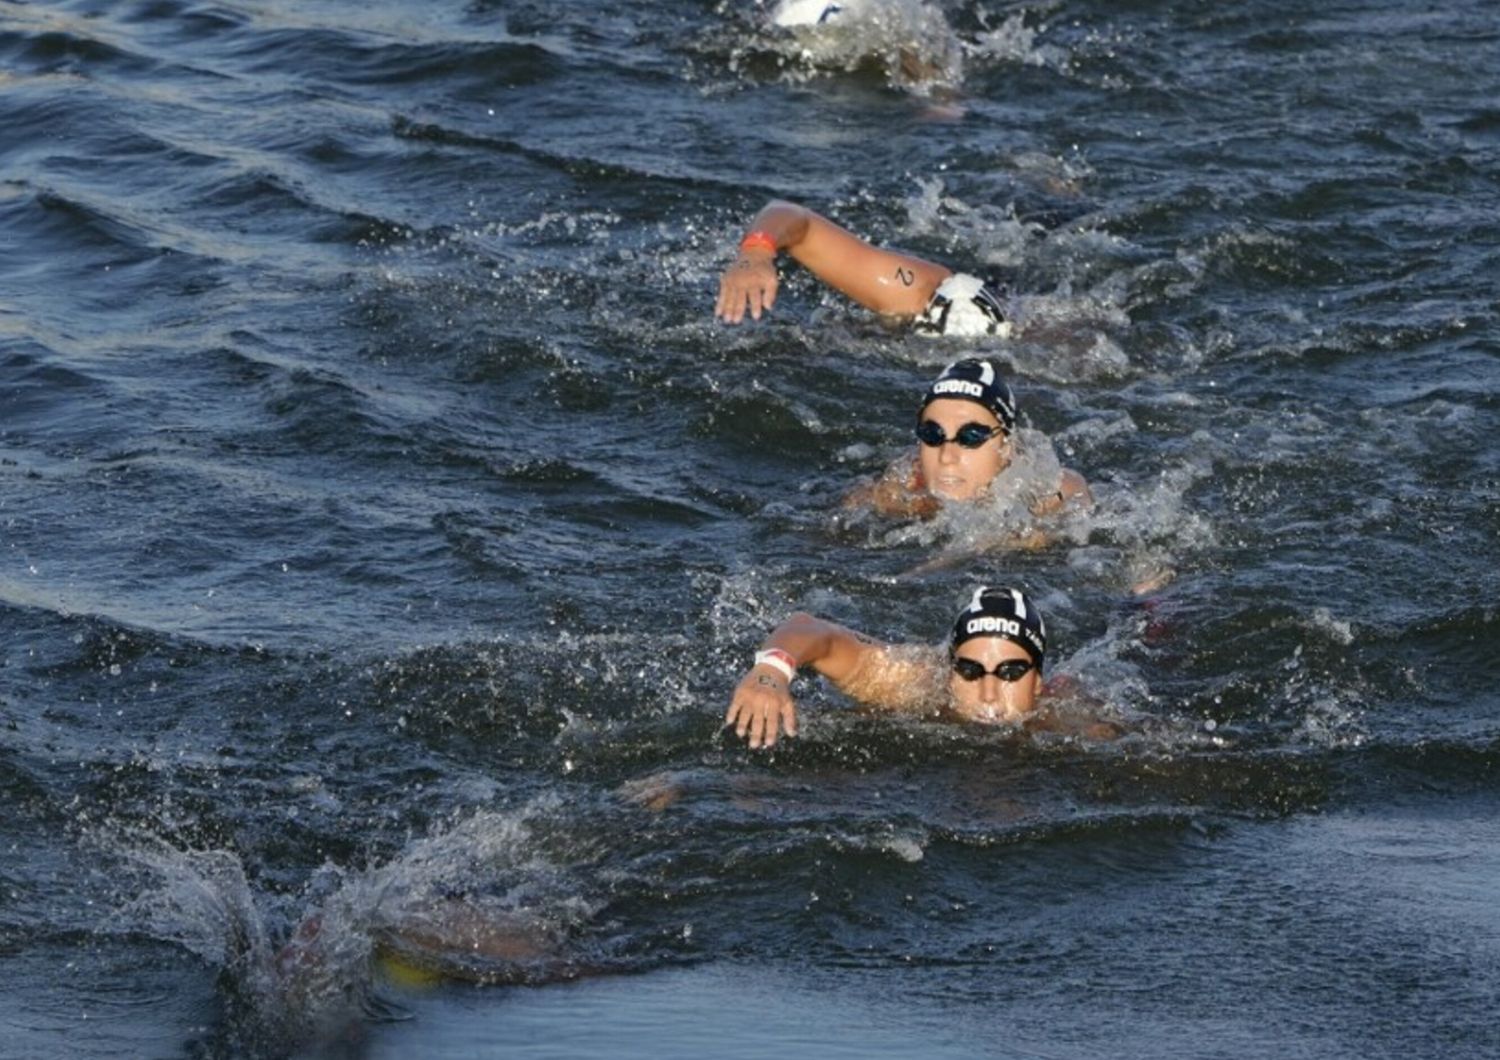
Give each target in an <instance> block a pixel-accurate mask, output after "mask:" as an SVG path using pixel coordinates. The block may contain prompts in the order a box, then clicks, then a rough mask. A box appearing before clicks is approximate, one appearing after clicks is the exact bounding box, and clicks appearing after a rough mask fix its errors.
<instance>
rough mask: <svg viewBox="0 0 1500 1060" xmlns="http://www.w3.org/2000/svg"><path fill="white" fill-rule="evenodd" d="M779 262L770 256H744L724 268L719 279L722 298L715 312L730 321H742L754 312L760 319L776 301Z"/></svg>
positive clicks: (719, 316) (735, 322) (731, 322)
mask: <svg viewBox="0 0 1500 1060" xmlns="http://www.w3.org/2000/svg"><path fill="white" fill-rule="evenodd" d="M777 284H778V280H777V277H776V265H775V263H774V262H773V261H772V260H771V259H770V258H769V257H763V258H762V257H756V258H749V257H745V256H743V255H742V256H741V257H739V258H737V259H736V260H735V263H734V264H733V265H731V266H729V268H727V269H725V270H724V275H723V276H722V277H721V278H720V279H719V300H718V303H717V304H716V305H715V306H714V314H715V315H716V316H717V317H718V318H719V319H720V320H722V321H723V322H724V323H726V324H738V323H739V322H740V321H741V320H744V319H745V311H746V310H747V309H748V310H749V312H750V316H751V317H752V318H753V319H755V320H759V319H760V315H761V313H763V312H765V311H766V310H768V309H770V308H771V306H772V305H774V304H775V302H776V287H777Z"/></svg>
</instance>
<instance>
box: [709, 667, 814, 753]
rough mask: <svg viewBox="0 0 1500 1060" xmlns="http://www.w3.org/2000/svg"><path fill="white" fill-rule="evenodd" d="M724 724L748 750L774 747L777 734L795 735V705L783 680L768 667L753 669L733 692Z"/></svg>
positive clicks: (776, 672) (785, 681) (783, 678)
mask: <svg viewBox="0 0 1500 1060" xmlns="http://www.w3.org/2000/svg"><path fill="white" fill-rule="evenodd" d="M724 724H725V725H733V726H734V734H735V735H736V736H739V737H741V738H742V739H744V740H747V741H748V742H749V744H750V747H751V748H752V749H758V748H761V747H765V748H771V747H775V746H776V738H777V735H778V731H785V732H786V734H787V735H788V736H796V735H797V705H796V704H795V703H794V702H792V690H791V688H790V687H789V686H788V684H787V680H786V678H785V677H783V676H782V675H781V674H780V672H778V671H777V670H775V669H773V668H772V667H769V666H755V667H753V668H752V669H751V670H750V672H749V673H747V674H746V675H745V676H744V678H743V679H742V680H741V681H740V683H739V687H738V688H736V689H735V690H734V697H733V699H731V700H730V702H729V713H727V714H725V715H724Z"/></svg>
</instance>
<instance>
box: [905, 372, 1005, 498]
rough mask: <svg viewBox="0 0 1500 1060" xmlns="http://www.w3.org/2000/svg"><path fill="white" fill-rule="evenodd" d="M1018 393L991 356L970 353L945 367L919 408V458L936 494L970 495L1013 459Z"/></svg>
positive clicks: (977, 492) (929, 486)
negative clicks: (1007, 382) (1015, 393)
mask: <svg viewBox="0 0 1500 1060" xmlns="http://www.w3.org/2000/svg"><path fill="white" fill-rule="evenodd" d="M1015 425H1016V398H1015V395H1014V394H1012V393H1011V391H1010V387H1008V386H1006V385H1005V382H1004V380H1002V379H1001V378H1000V373H999V370H998V369H997V368H996V367H995V365H994V363H993V362H991V361H987V360H983V359H980V358H968V359H965V360H962V361H956V362H954V363H953V364H950V365H949V366H948V367H947V368H945V369H943V374H942V375H940V376H938V377H937V379H936V381H934V382H933V384H932V385H931V386H930V387H928V388H927V393H926V394H925V395H924V396H923V398H922V405H921V407H920V409H918V412H917V442H918V446H917V450H918V452H917V463H918V466H919V467H920V469H921V472H922V482H923V484H924V485H925V486H926V488H927V489H928V491H929V492H931V493H932V495H933V496H935V497H938V498H940V499H943V500H950V501H969V500H973V499H975V498H976V497H979V496H980V495H982V494H983V493H984V492H985V491H986V490H987V489H989V487H990V483H991V482H993V481H994V479H995V476H996V475H998V474H1000V472H1002V471H1004V470H1005V469H1006V468H1007V467H1008V466H1009V465H1010V461H1011V448H1010V446H1011V443H1010V434H1011V431H1013V430H1014V429H1015Z"/></svg>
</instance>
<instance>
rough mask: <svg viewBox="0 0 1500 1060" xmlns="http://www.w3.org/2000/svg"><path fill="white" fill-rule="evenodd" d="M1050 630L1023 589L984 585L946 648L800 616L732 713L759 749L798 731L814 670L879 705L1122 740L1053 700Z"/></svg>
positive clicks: (755, 671) (782, 629)
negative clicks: (1047, 677) (797, 683)
mask: <svg viewBox="0 0 1500 1060" xmlns="http://www.w3.org/2000/svg"><path fill="white" fill-rule="evenodd" d="M1046 650H1047V628H1046V625H1045V624H1044V623H1043V621H1042V616H1041V614H1040V613H1039V612H1038V611H1037V610H1036V607H1035V606H1034V605H1033V604H1032V603H1031V601H1030V600H1028V599H1027V598H1026V596H1025V595H1024V594H1022V593H1021V592H1020V591H1019V590H1016V589H1006V588H990V587H980V588H978V589H976V590H975V591H974V596H973V599H971V600H970V601H969V605H968V606H967V607H965V608H964V609H963V611H962V612H960V613H959V616H958V620H957V621H956V622H955V623H954V624H953V632H952V634H951V635H950V637H949V641H948V647H947V651H946V652H945V651H944V650H943V649H942V648H941V647H938V646H931V645H913V644H883V643H881V642H880V641H877V640H873V639H871V638H870V637H866V636H864V635H863V634H861V633H856V632H854V631H853V630H850V629H845V628H844V627H843V626H840V625H837V624H835V623H833V622H828V621H825V620H823V619H821V618H816V617H814V616H812V615H808V614H803V613H798V614H794V615H792V616H791V617H790V618H789V619H787V620H786V621H785V622H783V623H782V624H781V625H779V626H777V627H776V629H775V631H774V632H772V634H771V636H770V637H769V638H768V639H767V640H766V642H765V646H764V647H763V648H762V649H761V650H760V651H759V652H757V653H756V656H755V665H754V666H753V667H752V668H751V669H750V672H749V673H747V674H746V675H745V676H744V678H742V679H741V681H740V683H739V685H738V687H736V688H735V690H734V697H733V699H732V700H731V702H730V704H729V712H728V713H727V714H726V715H725V718H724V721H725V724H726V725H732V726H734V731H735V734H736V735H738V736H740V737H743V738H744V739H745V740H747V741H748V742H749V745H750V746H751V747H752V748H760V747H767V748H769V747H774V746H775V745H776V741H777V739H778V737H779V736H780V734H781V733H783V732H784V733H785V734H786V735H787V736H796V735H797V707H796V703H795V702H794V701H793V699H792V692H791V681H792V678H793V677H794V676H795V675H796V673H797V671H798V670H799V669H801V668H803V667H811V668H812V669H814V670H816V671H817V672H818V673H820V674H822V675H823V676H824V677H826V678H827V679H828V680H830V681H832V682H833V684H834V686H835V687H836V688H838V690H839V691H840V692H843V693H844V694H845V695H847V696H849V697H850V698H852V699H855V700H858V701H859V702H860V703H862V704H864V705H865V706H868V707H873V708H875V709H877V710H883V711H890V712H893V713H902V714H910V715H915V716H926V717H937V718H942V719H946V720H952V721H970V722H979V723H982V724H989V725H995V724H1004V725H1014V726H1019V727H1021V728H1024V729H1025V730H1027V731H1032V732H1036V731H1041V732H1061V733H1067V734H1072V735H1079V736H1084V737H1088V738H1091V739H1113V738H1114V737H1116V736H1119V735H1120V732H1121V730H1120V728H1119V727H1118V726H1116V725H1114V724H1112V723H1110V722H1107V721H1101V720H1098V719H1096V718H1076V717H1064V716H1063V715H1061V714H1060V713H1059V712H1058V711H1056V710H1055V709H1054V708H1053V705H1052V703H1051V702H1049V701H1055V699H1056V698H1057V696H1058V695H1059V694H1060V693H1061V692H1062V688H1060V687H1058V686H1059V685H1060V684H1064V683H1067V682H1066V681H1061V680H1060V679H1057V678H1054V679H1053V681H1052V682H1048V683H1045V684H1044V683H1043V681H1042V662H1043V659H1044V657H1045V655H1046Z"/></svg>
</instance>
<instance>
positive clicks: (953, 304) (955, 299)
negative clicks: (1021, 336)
mask: <svg viewBox="0 0 1500 1060" xmlns="http://www.w3.org/2000/svg"><path fill="white" fill-rule="evenodd" d="M912 327H913V328H914V329H915V330H916V332H917V334H918V335H928V336H932V337H936V336H938V335H949V336H953V335H956V336H958V337H960V338H977V337H978V336H981V335H994V336H995V337H996V338H1001V339H1004V338H1009V337H1010V332H1011V326H1010V321H1008V320H1006V319H1005V304H1004V302H1003V301H1002V300H1001V294H1000V292H999V291H998V290H996V289H995V288H994V287H991V286H990V285H989V284H987V283H985V282H984V281H983V280H981V279H980V278H979V277H978V276H970V275H969V274H968V273H966V272H955V273H954V274H953V275H952V276H949V277H948V278H947V279H946V280H944V281H943V282H942V283H940V284H938V289H937V290H936V291H934V292H933V294H932V300H931V301H930V302H928V303H927V308H926V309H924V310H922V315H921V316H919V317H917V319H916V322H915V323H914V324H913V325H912Z"/></svg>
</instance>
